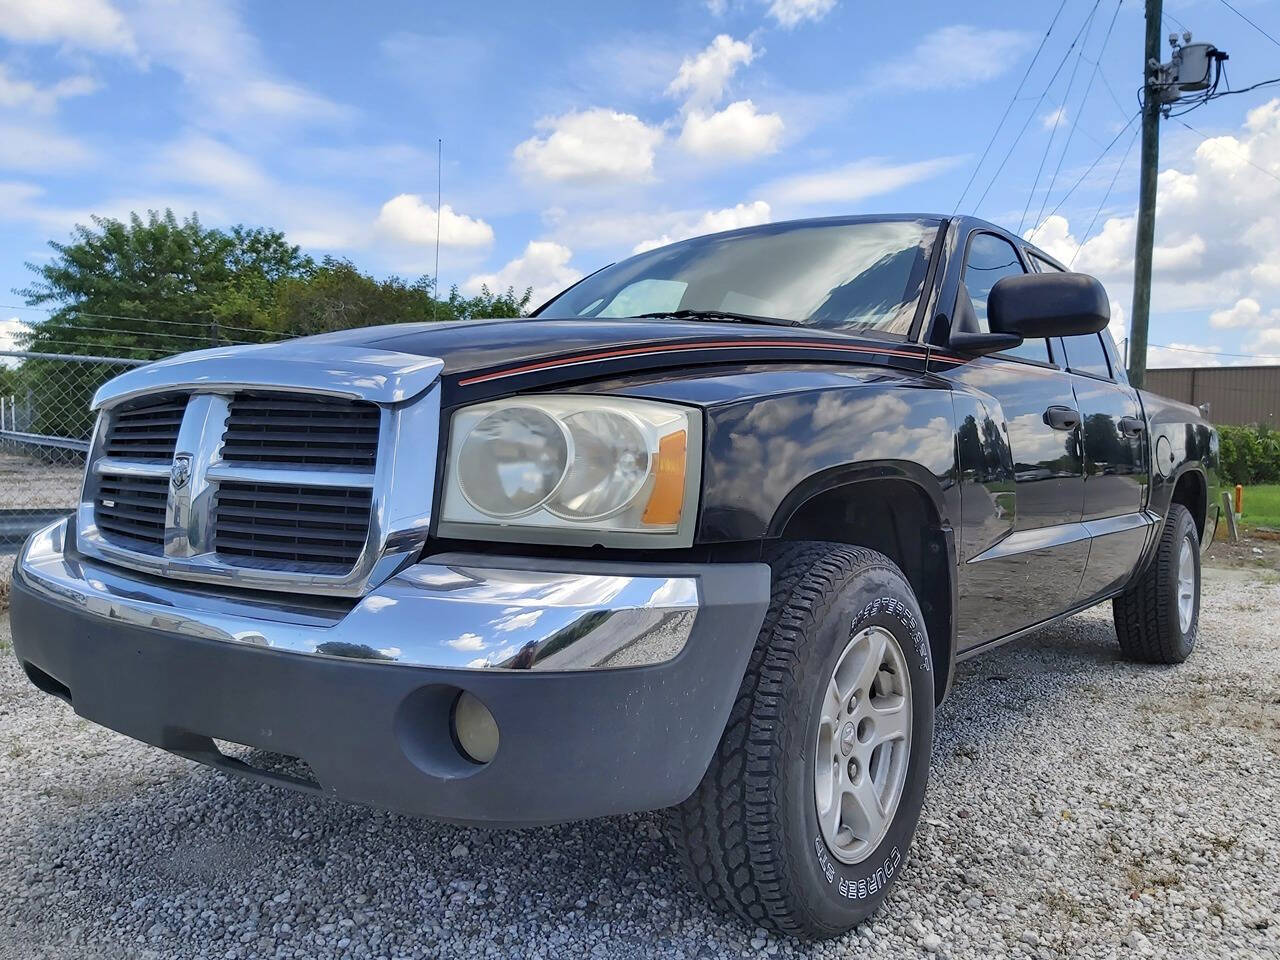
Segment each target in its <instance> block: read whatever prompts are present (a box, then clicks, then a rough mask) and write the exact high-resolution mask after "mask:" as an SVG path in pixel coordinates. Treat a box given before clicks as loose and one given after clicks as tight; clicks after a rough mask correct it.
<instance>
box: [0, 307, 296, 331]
mask: <svg viewBox="0 0 1280 960" xmlns="http://www.w3.org/2000/svg"><path fill="white" fill-rule="evenodd" d="M0 310H25V311H28V312H31V313H44V314H48V315H49V316H53V315H54V314H58V313H62V312H64V311H65V312H66V313H68V314H71V315H73V316H77V317H89V318H90V319H93V320H132V321H134V322H136V323H167V324H170V325H171V326H175V327H199V326H204V324H203V323H202V322H200V321H195V320H162V319H160V318H158V317H126V316H122V315H121V314H115V313H89V312H87V311H85V310H77V309H76V308H75V307H59V308H57V309H56V310H55V309H51V308H50V307H33V306H19V305H17V304H16V303H0ZM218 326H219V327H221V328H222V329H223V330H238V331H240V332H241V333H258V334H263V335H266V336H273V337H278V336H282V334H279V333H276V332H275V331H273V330H260V329H258V328H257V327H240V326H235V325H234V324H227V323H222V322H221V321H219V323H218ZM201 339H203V338H201Z"/></svg>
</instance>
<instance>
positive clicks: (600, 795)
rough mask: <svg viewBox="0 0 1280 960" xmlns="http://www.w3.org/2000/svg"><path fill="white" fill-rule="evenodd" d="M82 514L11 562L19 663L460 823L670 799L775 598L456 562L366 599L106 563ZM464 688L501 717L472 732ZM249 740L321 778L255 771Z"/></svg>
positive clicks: (711, 571)
mask: <svg viewBox="0 0 1280 960" xmlns="http://www.w3.org/2000/svg"><path fill="white" fill-rule="evenodd" d="M65 538H66V528H65V524H58V525H55V526H53V527H50V528H46V529H45V530H43V531H40V532H39V533H37V534H36V535H34V536H33V537H32V539H31V541H30V542H29V543H28V545H27V547H26V548H25V550H24V551H23V554H22V555H21V557H20V558H19V563H18V565H17V567H16V568H15V571H14V591H13V592H14V596H13V614H12V622H13V635H14V649H15V652H16V654H17V656H18V659H19V660H20V661H21V662H22V664H23V666H24V667H25V668H26V669H27V672H28V674H29V675H30V676H31V677H32V680H33V681H34V682H36V683H37V685H39V686H41V687H42V688H44V689H46V690H48V691H50V692H53V693H56V694H58V695H59V696H62V697H64V699H68V700H69V701H70V702H71V704H72V706H73V707H74V709H75V710H76V712H77V713H79V714H81V715H82V716H84V717H86V718H87V719H90V720H93V721H95V722H98V723H101V724H103V725H104V726H108V727H111V728H113V729H115V730H119V731H120V732H122V733H125V734H128V735H129V736H133V737H136V738H137V739H140V740H143V741H145V742H147V743H152V744H155V745H156V746H160V747H163V748H165V749H168V750H172V751H174V752H177V753H180V754H183V755H185V756H189V757H191V758H193V759H196V760H200V761H202V762H206V763H210V764H214V765H216V766H221V767H224V768H226V769H230V770H233V771H235V772H239V773H244V774H248V775H251V776H257V777H259V778H261V779H268V780H273V781H275V782H285V783H288V784H289V785H292V786H297V787H302V788H305V789H314V790H316V791H320V792H324V793H329V794H333V795H336V796H340V797H344V798H346V799H350V800H354V801H357V802H361V803H368V804H371V805H374V806H379V807H385V808H389V809H394V810H401V811H405V812H409V813H418V814H423V815H427V816H433V817H438V818H441V819H448V820H455V821H466V822H482V823H498V824H521V823H540V822H550V821H557V820H570V819H579V818H582V817H589V816H597V815H602V814H608V813H619V812H625V811H631V810H640V809H653V808H656V807H661V806H666V805H669V804H672V803H677V802H679V801H680V800H682V799H684V797H686V796H688V794H689V793H691V792H692V791H693V789H694V787H695V786H696V785H697V782H698V780H699V779H701V776H702V774H703V772H705V770H706V766H707V763H708V762H709V759H710V756H711V752H712V750H714V748H715V744H716V742H717V741H718V740H719V736H720V733H721V731H722V730H723V728H724V724H725V722H726V720H727V717H728V713H729V709H730V706H731V704H732V702H733V699H734V696H735V695H736V693H737V689H738V685H739V683H740V681H741V677H742V673H743V669H744V667H745V663H746V659H747V657H748V656H749V654H750V650H751V647H752V645H753V644H754V641H755V636H756V633H757V631H758V629H759V625H760V622H761V620H762V619H763V615H764V610H765V607H766V605H767V603H768V592H769V575H768V568H767V567H765V566H764V565H763V564H705V565H677V564H661V565H659V564H631V565H625V566H624V565H619V564H611V563H610V564H596V563H582V562H575V563H570V562H555V561H539V562H538V563H537V566H536V569H535V568H534V566H533V565H532V564H531V563H530V562H528V561H522V560H520V559H515V558H507V559H494V558H483V559H481V558H477V557H437V558H432V560H430V561H429V562H427V563H424V564H420V565H418V566H416V567H412V568H410V569H409V570H406V571H405V572H404V573H402V574H400V575H398V576H397V577H394V578H392V579H391V580H389V581H387V583H386V584H384V585H383V586H382V587H380V588H378V590H376V591H375V592H373V593H371V594H370V595H368V596H366V597H364V598H363V599H362V600H360V601H359V602H358V603H356V604H355V605H354V606H349V605H348V606H347V607H346V608H345V609H343V608H337V607H332V606H329V607H325V606H320V607H316V606H308V605H306V604H304V603H302V602H301V601H300V600H297V599H296V598H295V600H294V601H292V602H289V601H283V602H282V601H281V600H280V598H279V597H272V598H266V597H246V596H245V595H244V594H238V595H235V596H232V595H221V596H220V595H216V594H213V593H211V592H208V591H204V590H201V589H199V588H197V589H190V588H187V587H185V586H184V587H181V588H178V587H175V586H174V585H172V584H168V583H163V582H159V581H153V580H149V579H147V578H144V577H135V576H131V575H129V574H127V573H124V572H122V571H119V570H117V569H114V568H111V567H107V566H105V565H96V564H91V563H90V562H88V561H86V560H83V559H82V558H79V557H77V556H75V555H74V554H72V553H70V552H69V551H68V550H67V549H66V539H65ZM462 690H466V691H468V692H470V693H472V694H474V695H475V696H477V697H479V698H480V699H481V700H482V701H483V702H484V703H485V704H486V705H487V706H488V708H489V709H490V711H491V712H492V713H493V715H494V717H495V719H496V721H497V723H498V726H499V730H500V732H501V746H500V748H499V750H498V754H497V756H496V757H495V758H494V759H493V760H492V761H491V762H490V763H488V764H485V765H476V764H472V763H470V762H469V761H466V760H465V759H463V758H462V757H461V755H460V754H459V753H458V751H457V748H456V747H455V746H454V744H453V740H452V734H451V729H450V716H449V714H450V709H451V705H452V703H453V702H454V700H455V699H456V697H457V694H458V693H459V692H460V691H462ZM215 739H218V740H228V741H233V742H236V743H241V744H246V745H249V746H252V747H258V748H261V749H264V750H268V751H272V752H276V753H282V754H286V755H288V756H292V757H298V758H300V759H302V760H304V761H306V763H307V764H308V766H309V767H310V769H311V772H312V775H313V776H314V781H313V782H295V781H291V780H288V779H287V778H283V777H281V776H277V775H273V774H271V773H269V772H264V771H256V770H254V769H251V768H247V767H243V765H242V764H240V763H239V762H238V761H236V760H233V759H231V758H229V757H226V756H224V755H223V754H222V752H220V751H219V750H218V748H217V747H216V745H215V744H214V740H215Z"/></svg>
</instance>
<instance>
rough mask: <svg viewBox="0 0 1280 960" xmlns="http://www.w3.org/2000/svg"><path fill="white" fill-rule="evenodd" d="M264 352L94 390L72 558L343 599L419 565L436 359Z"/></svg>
mask: <svg viewBox="0 0 1280 960" xmlns="http://www.w3.org/2000/svg"><path fill="white" fill-rule="evenodd" d="M274 349H275V348H274V347H264V348H261V349H259V348H257V347H255V348H253V349H252V350H245V351H229V352H226V354H225V355H224V354H218V353H216V352H215V353H213V354H212V355H210V356H207V357H198V356H197V357H189V358H178V359H176V360H174V361H162V362H159V363H156V364H151V365H148V366H145V367H140V368H138V370H136V371H131V372H129V373H127V374H125V375H123V376H121V377H118V378H117V379H116V380H114V381H112V382H111V383H109V384H107V385H105V386H103V387H102V388H101V389H100V390H99V391H98V393H97V395H96V396H95V399H94V403H95V405H96V407H97V408H98V409H100V410H101V411H102V413H101V417H100V420H99V425H98V428H97V429H96V430H95V432H94V438H93V441H92V443H91V445H90V450H89V455H88V457H87V458H86V460H87V467H86V472H85V482H84V492H83V495H82V497H81V499H80V505H79V507H78V508H77V511H76V546H77V548H78V549H79V550H80V551H81V552H82V553H83V554H84V555H85V556H88V557H92V558H94V559H98V560H103V561H107V562H110V563H116V564H120V565H121V566H125V567H129V568H131V569H134V570H139V571H142V572H145V573H147V574H151V575H154V576H160V577H172V578H174V579H178V580H187V581H196V582H203V583H211V584H217V585H218V586H220V587H225V588H231V589H237V588H246V589H255V590H271V591H288V592H292V593H299V594H325V595H333V596H348V597H350V596H359V595H360V594H361V593H363V592H364V591H365V590H366V589H367V588H368V586H369V585H370V584H371V583H380V582H382V580H383V579H385V578H386V577H387V576H390V575H392V574H393V573H394V572H395V571H396V570H398V569H400V568H401V567H402V566H403V564H404V563H406V562H409V561H410V560H411V559H412V558H413V557H414V556H416V555H418V554H419V553H420V551H421V549H422V546H423V544H424V543H425V542H426V539H427V529H428V525H429V523H430V519H431V509H432V493H433V489H434V481H435V474H436V449H437V443H438V439H439V436H440V388H439V386H438V384H437V382H436V381H437V379H438V376H439V372H440V369H441V367H442V366H443V364H442V363H441V361H439V360H438V359H435V358H431V357H420V356H416V355H412V354H397V353H394V352H387V351H377V352H370V351H369V350H367V349H364V348H353V347H347V346H344V345H341V344H337V345H319V344H317V345H314V346H312V345H308V344H306V343H290V344H287V345H282V346H281V348H280V349H279V350H278V351H276V352H275V354H274V355H267V354H271V353H272V351H273V350H274ZM184 402H185V405H183V404H184ZM179 414H180V415H179ZM148 421H149V425H148V426H143V423H144V422H148ZM116 424H128V429H119V428H118V427H116V426H115V425H116ZM175 428H176V430H175ZM143 437H145V438H146V439H145V440H143V439H142V438H143ZM397 438H411V439H409V440H408V441H407V443H408V444H409V445H408V446H406V447H405V448H403V449H404V450H405V451H407V452H406V453H405V455H397V456H393V455H391V454H392V453H393V446H394V445H396V444H397V443H398V442H399V441H398V440H397Z"/></svg>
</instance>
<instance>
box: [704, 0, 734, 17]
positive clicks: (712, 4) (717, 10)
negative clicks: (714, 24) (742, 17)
mask: <svg viewBox="0 0 1280 960" xmlns="http://www.w3.org/2000/svg"><path fill="white" fill-rule="evenodd" d="M705 3H706V7H707V12H708V13H710V14H711V15H712V16H713V17H723V16H724V15H725V14H726V13H728V12H729V0H705Z"/></svg>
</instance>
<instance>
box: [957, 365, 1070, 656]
mask: <svg viewBox="0 0 1280 960" xmlns="http://www.w3.org/2000/svg"><path fill="white" fill-rule="evenodd" d="M951 377H952V378H953V379H954V380H956V381H957V382H958V383H962V384H964V385H965V386H968V387H970V388H973V389H976V390H979V391H981V392H983V393H986V394H989V395H990V396H991V397H993V398H994V399H995V400H996V401H998V403H999V405H1000V409H1001V410H1002V411H1003V414H1004V418H1003V419H1004V422H1003V423H1002V424H1001V425H1000V427H999V430H998V434H999V436H1000V438H1001V439H1002V440H1003V441H1004V448H1005V451H1006V452H1005V453H1004V454H1003V457H1004V458H1005V459H1006V460H1007V464H1008V466H1007V470H1003V471H997V470H992V469H991V468H990V467H987V469H986V470H985V471H980V470H976V469H975V470H971V469H970V466H971V463H973V461H974V459H975V458H974V457H973V456H971V455H968V454H967V452H966V445H965V443H964V442H963V441H964V431H965V426H966V425H965V423H964V420H963V417H962V416H961V415H959V411H958V417H957V419H958V420H960V421H961V422H962V426H961V450H960V456H961V467H962V470H963V471H964V472H965V477H964V482H963V483H962V487H961V497H962V503H963V509H964V513H965V528H966V530H972V531H974V532H975V534H976V535H977V536H976V537H975V538H974V542H969V543H966V544H964V546H965V548H966V549H965V556H964V557H963V558H962V560H963V561H964V562H963V563H962V564H961V569H960V583H959V587H960V590H959V593H960V599H959V603H960V610H959V614H960V615H959V623H958V630H959V646H960V649H965V648H966V647H973V646H977V645H979V644H982V643H985V642H987V641H989V640H995V639H997V638H999V637H1003V636H1007V635H1008V634H1010V633H1013V632H1015V631H1017V630H1021V629H1022V628H1024V627H1029V626H1032V625H1033V624H1036V623H1039V622H1041V621H1043V620H1048V619H1049V618H1051V617H1054V616H1056V615H1057V614H1059V613H1062V612H1063V611H1065V610H1067V609H1069V608H1070V607H1071V604H1072V602H1073V601H1074V599H1075V597H1076V592H1077V588H1078V587H1079V584H1080V577H1081V575H1082V574H1083V572H1084V568H1085V562H1086V560H1087V558H1088V553H1089V535H1088V531H1087V530H1086V529H1085V528H1084V527H1083V526H1082V524H1081V522H1080V521H1081V509H1082V506H1083V484H1084V469H1083V464H1082V462H1081V460H1080V451H1079V444H1078V436H1079V429H1078V428H1076V429H1054V428H1053V427H1051V426H1050V425H1049V424H1048V423H1047V422H1046V416H1045V413H1046V411H1047V410H1048V409H1049V408H1050V407H1063V408H1067V409H1070V410H1071V411H1075V410H1076V402H1075V396H1074V394H1073V393H1072V390H1071V384H1070V382H1069V380H1068V378H1067V375H1066V374H1065V373H1062V372H1061V371H1059V370H1056V369H1051V368H1048V367H1042V366H1037V365H1033V364H1027V363H1019V362H1017V361H1015V360H1006V359H1001V358H998V357H985V358H979V359H976V360H974V361H972V362H971V363H967V364H965V365H964V366H963V367H961V368H959V369H957V370H955V371H954V372H953V373H952V374H951ZM1077 417H1078V413H1077ZM987 432H990V431H989V430H988V431H983V436H984V439H985V435H986V433H987ZM986 446H988V444H984V445H983V449H985V447H986ZM978 463H979V464H980V463H981V461H980V460H979V461H978ZM975 465H976V464H975ZM1010 491H1011V492H1012V495H1010Z"/></svg>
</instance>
